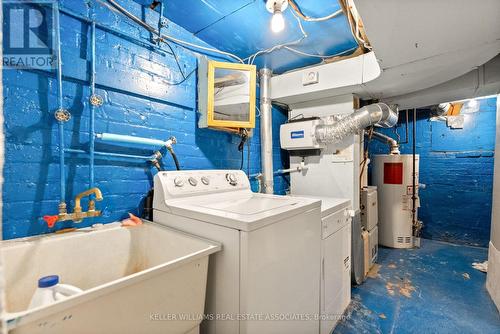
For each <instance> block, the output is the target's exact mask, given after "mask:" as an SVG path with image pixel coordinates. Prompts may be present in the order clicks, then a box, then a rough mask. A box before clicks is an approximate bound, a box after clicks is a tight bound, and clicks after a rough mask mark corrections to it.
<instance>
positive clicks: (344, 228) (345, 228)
mask: <svg viewBox="0 0 500 334" xmlns="http://www.w3.org/2000/svg"><path fill="white" fill-rule="evenodd" d="M322 226H323V240H322V243H321V298H320V304H321V316H322V321H321V323H320V333H321V334H328V333H331V332H332V330H333V329H334V328H335V325H336V324H337V322H338V321H339V320H340V318H341V316H342V314H343V313H344V311H345V309H346V308H347V306H348V305H349V303H350V300H351V217H350V215H349V211H348V210H347V209H343V210H340V211H337V212H335V213H333V214H331V215H329V216H327V217H324V218H323V219H322Z"/></svg>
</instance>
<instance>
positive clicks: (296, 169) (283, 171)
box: [274, 162, 309, 175]
mask: <svg viewBox="0 0 500 334" xmlns="http://www.w3.org/2000/svg"><path fill="white" fill-rule="evenodd" d="M308 169H309V167H307V166H306V165H305V163H304V162H301V163H300V165H299V166H297V167H294V168H288V169H278V170H277V171H276V172H274V174H275V175H281V174H290V173H300V172H302V171H306V170H308Z"/></svg>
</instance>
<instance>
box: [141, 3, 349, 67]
mask: <svg viewBox="0 0 500 334" xmlns="http://www.w3.org/2000/svg"><path fill="white" fill-rule="evenodd" d="M135 1H136V2H139V3H141V4H149V3H151V0H135ZM296 2H297V3H298V5H299V6H300V8H301V10H302V11H303V12H304V13H305V14H306V15H309V16H312V17H321V16H325V15H328V14H331V13H333V12H335V11H337V10H338V9H340V8H341V7H340V4H339V3H338V1H337V0H314V1H311V0H297V1H296ZM164 3H165V6H166V7H165V9H166V10H165V15H166V16H167V18H168V19H170V20H171V21H173V22H175V23H176V24H178V25H180V26H181V27H183V28H185V29H186V30H188V31H190V32H191V33H193V34H194V35H195V36H197V37H198V38H200V39H201V40H203V41H205V42H207V43H208V44H210V45H212V46H214V47H215V48H217V49H220V50H223V51H228V52H231V53H234V54H236V55H238V56H239V57H241V58H246V57H248V56H250V55H252V54H254V53H256V52H257V51H260V50H264V49H268V48H270V47H273V46H275V45H278V44H282V43H287V42H291V41H295V40H297V39H299V38H300V37H301V36H302V34H301V32H300V28H299V26H298V23H297V19H296V18H295V17H294V16H293V15H292V9H291V8H290V7H289V8H288V9H286V10H285V11H284V13H283V14H284V16H285V20H286V27H285V30H284V31H282V32H281V33H278V34H275V33H273V32H272V31H271V29H270V21H271V16H272V15H271V14H270V13H269V12H268V11H267V10H266V7H265V1H264V0H226V1H220V0H190V1H187V0H165V1H164ZM302 24H303V27H304V30H305V31H306V33H307V34H308V37H307V38H306V39H304V40H303V41H302V43H301V44H300V45H298V46H295V48H296V49H298V50H300V51H303V52H307V53H312V54H319V55H322V56H328V55H335V54H338V53H340V52H345V51H348V50H354V49H355V48H356V47H357V43H356V42H355V40H354V38H353V36H352V34H351V30H350V27H349V24H348V21H347V18H346V17H345V15H340V16H337V17H335V18H333V19H330V20H328V21H324V22H304V21H302ZM319 62H321V59H319V58H314V57H306V56H300V55H297V54H294V53H292V52H290V51H288V50H278V51H275V52H273V53H271V54H267V55H263V56H262V57H259V58H257V60H256V62H255V63H256V65H258V66H259V67H264V66H266V67H270V68H271V69H273V71H274V72H275V73H282V72H285V71H288V70H291V69H295V68H299V67H304V66H308V65H313V64H317V63H319Z"/></svg>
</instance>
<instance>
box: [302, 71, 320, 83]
mask: <svg viewBox="0 0 500 334" xmlns="http://www.w3.org/2000/svg"><path fill="white" fill-rule="evenodd" d="M318 82H319V72H318V71H309V72H306V73H304V74H303V75H302V85H303V86H308V85H314V84H317V83H318Z"/></svg>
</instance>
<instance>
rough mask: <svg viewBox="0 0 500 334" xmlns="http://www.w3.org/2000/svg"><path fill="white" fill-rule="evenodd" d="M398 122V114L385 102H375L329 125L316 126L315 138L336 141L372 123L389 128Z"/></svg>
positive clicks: (326, 141)
mask: <svg viewBox="0 0 500 334" xmlns="http://www.w3.org/2000/svg"><path fill="white" fill-rule="evenodd" d="M397 122H398V114H397V113H396V112H395V111H393V110H392V109H391V108H389V106H388V105H387V104H385V103H375V104H370V105H368V106H365V107H363V108H360V109H358V110H356V111H355V112H353V113H352V114H350V115H349V116H347V117H345V118H343V119H341V120H340V121H338V122H335V123H333V124H329V125H318V126H317V127H316V139H317V140H318V141H319V142H322V143H338V142H341V141H342V140H343V139H344V138H345V137H347V136H348V135H351V134H354V133H356V132H358V131H359V130H362V129H365V128H367V127H369V126H372V125H377V126H380V127H384V128H390V127H393V126H394V125H396V123H397Z"/></svg>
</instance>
